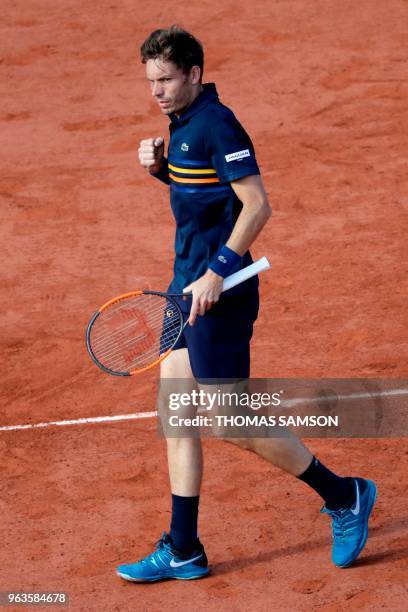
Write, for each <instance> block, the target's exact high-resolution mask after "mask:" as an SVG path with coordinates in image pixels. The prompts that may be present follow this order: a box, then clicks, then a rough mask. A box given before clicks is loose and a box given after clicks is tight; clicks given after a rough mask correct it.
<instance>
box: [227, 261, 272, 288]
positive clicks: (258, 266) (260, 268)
mask: <svg viewBox="0 0 408 612" xmlns="http://www.w3.org/2000/svg"><path fill="white" fill-rule="evenodd" d="M270 267H271V264H270V263H269V261H268V260H267V258H266V257H261V259H258V260H257V261H254V263H252V264H251V265H250V266H247V267H246V268H242V270H238V272H234V274H231V276H227V278H225V279H224V283H223V285H222V290H223V291H227V290H228V289H232V287H236V286H237V285H240V284H241V283H243V282H244V281H246V280H248V278H251V277H252V276H255V275H256V274H258V273H259V272H264V270H268V269H269V268H270Z"/></svg>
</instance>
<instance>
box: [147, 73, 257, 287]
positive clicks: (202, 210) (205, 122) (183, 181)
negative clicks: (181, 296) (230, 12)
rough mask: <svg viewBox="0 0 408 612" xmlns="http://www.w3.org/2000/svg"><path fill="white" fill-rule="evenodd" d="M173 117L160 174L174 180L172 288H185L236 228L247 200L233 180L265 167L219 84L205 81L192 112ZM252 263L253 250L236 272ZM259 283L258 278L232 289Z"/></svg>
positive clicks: (172, 202) (205, 268) (171, 180)
mask: <svg viewBox="0 0 408 612" xmlns="http://www.w3.org/2000/svg"><path fill="white" fill-rule="evenodd" d="M170 120H171V123H170V126H169V129H170V142H169V146H168V157H167V160H165V163H164V165H163V167H162V169H161V171H160V173H158V174H157V175H156V176H157V178H159V179H160V180H162V181H164V182H165V183H167V184H169V185H170V202H171V208H172V210H173V214H174V217H175V220H176V237H175V261H174V278H173V281H172V283H171V285H170V287H169V291H171V292H174V293H181V292H182V291H183V289H184V287H186V286H187V285H189V284H190V283H191V282H193V281H194V280H197V279H198V278H199V277H200V276H202V275H203V274H204V273H205V272H206V271H207V269H208V265H209V263H210V261H211V260H212V259H214V257H215V255H216V254H217V252H218V251H219V249H220V248H221V247H222V246H223V245H224V244H225V243H226V242H227V240H228V239H229V237H230V235H231V233H232V230H233V228H234V225H235V222H236V220H237V218H238V215H239V213H240V212H241V209H242V204H241V202H240V200H239V199H238V198H237V196H236V194H235V192H234V190H233V189H232V187H231V185H230V182H231V181H235V180H237V179H240V178H242V177H244V176H249V175H252V174H260V172H259V168H258V164H257V162H256V159H255V151H254V147H253V145H252V142H251V139H250V137H249V136H248V134H247V133H246V131H245V130H244V128H243V127H242V126H241V124H240V123H239V121H238V120H237V119H236V117H235V115H234V113H233V112H232V111H231V110H230V109H229V108H227V107H226V106H224V105H223V104H221V102H220V101H219V98H218V94H217V90H216V87H215V85H214V83H208V84H206V85H204V86H203V91H202V92H201V93H200V94H199V95H198V96H197V98H195V100H194V101H193V103H192V104H191V105H190V106H189V107H188V108H187V109H186V111H185V112H184V113H182V114H181V115H180V116H179V117H177V116H176V115H175V114H172V115H170ZM250 263H252V258H251V254H250V252H249V251H247V252H246V253H245V254H244V256H243V257H241V258H240V261H239V262H238V264H237V266H236V268H235V269H234V270H233V272H235V271H236V270H239V269H241V268H243V267H245V266H247V265H249V264H250ZM257 286H258V278H257V277H255V278H253V279H250V280H248V281H246V282H245V283H242V284H241V285H239V286H238V287H236V288H234V289H231V290H229V291H228V292H226V293H227V294H236V293H242V292H247V291H251V290H252V291H253V290H256V288H257Z"/></svg>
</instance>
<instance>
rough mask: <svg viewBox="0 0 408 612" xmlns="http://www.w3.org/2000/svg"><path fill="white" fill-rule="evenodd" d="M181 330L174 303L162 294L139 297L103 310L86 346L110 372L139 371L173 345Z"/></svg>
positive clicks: (127, 299)
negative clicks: (88, 345)
mask: <svg viewBox="0 0 408 612" xmlns="http://www.w3.org/2000/svg"><path fill="white" fill-rule="evenodd" d="M182 327H183V319H182V316H181V315H180V312H179V310H178V308H177V307H176V306H175V305H174V303H173V302H170V301H169V300H168V299H167V298H166V297H165V296H161V295H149V294H147V295H146V294H139V295H135V296H131V297H128V298H124V299H123V300H121V301H120V302H116V303H114V304H112V305H111V306H109V307H108V308H106V310H103V311H102V312H101V313H100V314H99V315H98V317H97V318H96V319H95V320H94V322H93V325H92V327H91V330H90V333H89V344H90V348H91V350H92V352H93V354H94V356H95V358H96V359H97V360H98V361H99V363H100V364H102V365H103V366H104V367H106V368H108V369H109V370H113V371H115V372H122V373H123V372H130V371H134V370H141V369H143V368H145V367H148V366H149V365H152V364H153V363H155V362H156V361H157V360H158V359H159V358H160V355H161V354H163V353H165V352H166V351H168V350H169V349H171V348H172V347H173V346H174V343H175V342H176V340H177V339H178V337H179V334H180V331H181V329H182Z"/></svg>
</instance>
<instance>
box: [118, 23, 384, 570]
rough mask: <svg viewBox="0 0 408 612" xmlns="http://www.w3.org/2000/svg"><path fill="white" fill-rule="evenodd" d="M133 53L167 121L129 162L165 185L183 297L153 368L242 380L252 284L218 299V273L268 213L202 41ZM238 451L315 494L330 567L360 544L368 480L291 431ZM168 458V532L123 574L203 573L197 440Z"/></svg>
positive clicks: (165, 374) (371, 495)
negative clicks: (175, 330)
mask: <svg viewBox="0 0 408 612" xmlns="http://www.w3.org/2000/svg"><path fill="white" fill-rule="evenodd" d="M141 57H142V62H143V63H144V64H145V67H146V75H147V79H148V81H149V83H150V88H151V94H152V96H153V98H154V100H155V101H156V103H157V105H158V107H159V109H160V111H161V112H162V113H163V114H164V115H167V116H168V117H169V119H170V141H169V145H168V149H167V155H165V150H164V139H163V138H162V137H160V136H159V137H152V138H149V139H147V140H142V141H141V143H140V148H139V159H140V163H141V165H142V166H143V167H145V168H146V169H147V171H148V172H149V173H150V175H151V176H152V177H155V178H156V179H158V180H160V181H162V182H163V183H165V184H166V185H169V186H170V202H171V207H172V210H173V213H174V217H175V220H176V238H175V261H174V277H173V280H172V282H171V284H170V287H169V289H168V290H169V291H170V292H174V293H179V292H183V290H184V291H189V292H191V293H192V300H191V302H185V303H184V304H183V307H184V308H185V309H186V308H187V309H188V310H187V316H188V317H189V325H187V326H186V328H185V331H184V333H183V335H182V337H181V339H180V341H179V343H178V345H177V346H176V347H175V348H174V350H173V352H172V353H171V354H170V356H169V357H168V358H167V359H165V360H164V361H163V362H162V363H161V378H162V379H163V380H164V379H186V380H190V379H191V380H194V379H195V380H197V381H200V380H202V379H214V378H215V379H239V380H242V379H246V378H248V377H249V366H250V346H249V345H250V340H251V336H252V328H253V324H254V321H255V320H256V318H257V313H258V279H257V277H255V278H252V279H250V280H248V281H246V282H244V283H243V284H241V285H239V286H238V287H235V288H234V289H232V290H230V291H227V292H226V293H225V294H223V295H222V296H221V297H220V294H221V288H222V282H223V279H224V277H226V276H228V275H229V274H232V273H233V272H235V271H237V270H239V269H240V268H242V267H244V266H247V265H248V264H250V263H251V262H252V259H251V254H250V252H249V248H250V247H251V245H252V243H253V242H254V240H255V239H256V237H257V236H258V234H259V232H260V231H261V229H262V227H263V226H264V225H265V223H266V222H267V220H268V219H269V217H270V214H271V211H270V207H269V204H268V200H267V196H266V193H265V189H264V186H263V183H262V179H261V176H260V171H259V168H258V164H257V161H256V157H255V151H254V147H253V144H252V142H251V139H250V137H249V136H248V134H247V133H246V131H245V130H244V128H243V127H242V126H241V124H240V123H239V121H238V120H237V119H236V117H235V115H234V114H233V112H232V111H231V110H230V109H229V108H227V107H226V106H224V105H223V104H222V103H221V102H220V100H219V97H218V94H217V90H216V87H215V85H214V84H213V83H206V84H203V82H202V77H203V65H204V54H203V48H202V45H201V44H200V42H199V41H198V40H197V39H196V38H194V36H192V35H191V34H189V33H188V32H186V31H184V30H183V29H181V28H179V27H177V26H172V27H170V28H169V29H161V30H156V31H154V32H153V33H152V34H151V35H150V36H149V37H148V38H147V39H146V40H145V42H144V43H143V45H142V47H141ZM242 446H244V447H245V448H247V449H250V450H253V451H255V452H257V453H258V454H259V455H261V456H262V457H264V458H265V459H267V460H268V461H270V462H271V463H273V464H274V465H275V466H278V467H280V468H281V469H283V470H285V471H286V472H288V473H289V474H291V475H292V476H294V477H297V478H299V479H300V480H302V481H303V482H305V483H306V484H307V485H308V486H310V487H312V488H313V489H314V490H315V491H316V493H317V494H318V495H319V496H320V497H321V498H322V499H323V501H324V506H323V508H322V512H325V513H327V514H328V515H329V516H330V517H331V521H332V529H333V548H332V560H333V562H334V564H335V565H336V566H338V567H347V566H349V565H350V564H351V563H352V562H353V561H354V560H355V559H356V558H357V556H358V555H359V554H360V552H361V551H362V549H363V547H364V545H365V543H366V540H367V534H368V519H369V516H370V513H371V510H372V508H373V505H374V502H375V498H376V486H375V484H374V483H373V482H372V481H370V480H366V479H363V478H354V477H341V476H339V475H337V474H335V473H334V472H332V471H331V470H329V469H328V468H327V467H325V466H324V465H323V464H322V463H321V462H320V461H319V460H318V459H317V458H316V457H314V456H313V455H312V453H311V452H310V451H309V450H308V449H307V448H306V447H305V446H304V445H303V443H302V442H301V441H300V440H299V439H298V438H296V437H295V436H291V437H285V438H251V439H248V440H246V441H243V442H242ZM167 457H168V466H169V475H170V485H171V493H172V516H171V524H170V530H169V533H164V534H163V536H162V538H161V539H160V541H159V542H158V544H157V547H156V550H155V551H154V552H153V553H151V554H150V555H148V556H147V557H145V558H144V559H142V560H141V561H138V562H136V563H130V564H127V565H120V566H119V567H118V568H117V573H118V574H119V576H121V577H122V578H124V579H126V580H130V581H134V582H153V581H157V580H161V579H164V578H177V579H185V580H189V579H194V578H201V577H203V576H205V575H207V574H208V561H207V557H206V554H205V551H204V547H203V545H202V543H201V542H200V540H199V538H198V532H197V519H198V508H199V495H200V485H201V478H202V464H203V460H202V449H201V441H200V439H199V438H195V437H190V438H187V437H185V438H184V437H182V438H167Z"/></svg>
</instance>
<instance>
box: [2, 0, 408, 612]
mask: <svg viewBox="0 0 408 612" xmlns="http://www.w3.org/2000/svg"><path fill="white" fill-rule="evenodd" d="M407 19H408V5H407V3H406V2H404V1H403V0H389V1H388V2H386V3H377V2H373V1H372V0H361V1H360V2H358V3H357V4H356V3H355V2H354V0H331V1H330V2H327V1H326V0H315V1H314V2H310V3H306V2H303V1H301V0H287V1H285V2H284V1H279V0H273V1H271V0H270V1H269V2H268V1H266V0H263V1H262V2H260V1H258V2H255V3H249V4H248V3H244V2H242V3H237V2H233V1H232V0H228V1H224V2H223V3H222V4H217V5H215V4H214V3H210V2H203V1H202V0H200V1H198V0H192V1H191V2H189V3H187V4H186V3H182V2H179V1H176V2H172V3H171V4H170V3H166V4H162V5H152V4H151V3H150V4H149V3H147V4H146V3H141V2H140V3H138V2H131V1H130V0H122V1H120V2H119V1H116V2H115V0H109V1H108V2H106V1H104V0H101V1H100V2H98V3H95V2H90V0H82V1H81V2H79V0H76V1H74V0H64V2H58V3H55V2H51V1H49V0H38V1H35V0H24V1H23V0H17V1H13V2H12V1H10V0H3V2H2V7H1V10H0V38H1V41H2V45H1V52H0V72H1V77H2V81H1V82H2V85H1V90H2V105H1V111H0V122H1V130H2V143H3V146H2V148H1V150H0V156H1V166H2V171H1V180H0V194H1V206H2V224H1V229H0V231H1V235H2V238H3V266H2V312H3V317H2V321H1V343H2V347H1V348H2V355H3V356H4V362H5V364H6V368H5V369H3V372H2V412H1V423H0V425H14V424H19V423H28V422H31V423H36V422H40V421H47V420H58V419H69V418H72V419H75V418H79V417H90V416H101V415H114V414H123V413H127V412H135V411H138V410H152V409H154V402H155V395H154V391H153V386H154V383H155V376H156V373H153V374H152V375H150V376H149V377H148V378H136V379H134V378H133V379H131V380H119V379H116V378H110V377H108V376H105V375H103V374H102V373H100V372H99V371H98V370H97V369H96V368H95V367H94V366H93V365H92V364H91V363H90V361H89V359H88V357H87V355H86V351H85V348H84V342H83V333H84V327H85V325H86V322H87V319H88V317H89V315H90V313H91V312H92V311H93V310H94V308H95V306H96V305H98V304H100V303H101V302H103V301H104V300H105V299H106V298H109V297H110V296H112V295H115V294H116V293H120V292H122V291H125V290H128V289H131V288H133V287H135V286H140V285H144V286H146V287H148V286H149V285H150V286H151V287H155V288H161V287H163V288H164V287H166V286H167V285H166V283H167V282H168V280H169V277H170V269H171V257H172V240H173V231H174V228H173V223H172V219H171V215H170V211H169V206H168V201H167V193H166V188H165V187H164V186H161V185H160V184H158V183H156V182H154V181H152V180H150V181H149V180H147V177H146V175H145V173H144V171H143V170H142V169H141V168H140V167H139V166H138V162H137V147H138V142H139V140H140V139H141V138H145V137H149V136H154V135H161V134H163V135H165V136H166V138H167V120H166V119H164V118H162V117H161V116H160V115H159V113H158V111H157V109H156V106H155V104H154V103H153V100H151V99H150V94H149V91H148V87H147V84H146V82H145V79H144V72H143V68H142V66H141V65H140V64H139V61H138V47H139V45H140V43H141V42H142V40H143V39H144V37H145V36H146V35H147V34H148V33H149V32H150V31H152V30H153V29H155V28H156V27H160V26H166V25H169V24H170V23H172V22H175V21H176V22H179V23H181V24H182V25H184V26H185V27H187V28H188V29H191V30H192V31H193V32H194V33H196V34H197V35H198V36H199V37H200V38H201V39H202V41H203V43H204V45H205V47H206V53H207V62H206V69H205V80H206V81H215V82H216V83H217V85H218V88H219V92H220V95H221V98H222V100H223V101H224V102H225V103H227V104H229V105H231V106H232V108H233V109H234V111H235V112H236V114H237V116H238V117H239V119H240V120H241V121H242V122H243V124H244V125H245V127H246V128H247V130H248V131H249V133H250V134H251V136H252V138H253V140H254V143H255V146H256V149H257V152H258V159H259V162H260V165H261V168H262V172H263V176H264V180H265V184H266V186H267V189H268V192H269V195H270V200H271V203H272V205H273V208H274V217H273V218H272V220H271V221H270V223H269V225H268V227H267V229H265V231H264V233H263V235H262V236H261V238H260V239H259V241H258V242H257V244H256V248H255V249H254V253H255V255H264V254H266V255H268V256H269V257H270V259H271V261H272V262H273V265H274V268H273V272H271V273H269V274H268V275H264V276H263V278H262V296H263V302H262V312H261V316H260V319H259V322H258V325H257V329H256V333H255V338H254V342H253V369H252V374H253V376H265V377H275V376H287V377H296V376H301V377H305V376H309V377H312V376H313V377H324V376H332V377H360V376H361V377H376V376H377V377H393V378H398V377H401V378H403V377H405V378H406V377H407V373H408V344H407V331H406V330H407V315H406V295H407V267H406V262H407V247H406V233H407V232H406V223H407V212H408V196H407V187H408V180H407V169H408V168H407V167H408V164H407V153H408V145H407V143H408V138H407V131H408V130H407V114H406V99H407V93H408V91H407V56H406V51H404V44H405V43H406V36H407V32H406V24H407ZM205 447H206V478H205V484H204V489H203V495H202V506H201V509H202V510H201V522H200V534H201V537H202V540H203V541H204V543H205V544H206V547H207V549H208V554H209V556H210V560H211V563H212V566H213V575H212V577H210V578H208V579H206V580H203V581H197V582H191V583H180V582H168V583H162V584H156V585H147V586H144V585H132V584H127V583H124V582H122V581H120V579H119V578H117V577H116V576H115V574H114V567H115V566H116V565H117V564H118V563H119V562H125V561H130V560H135V559H137V558H138V557H140V555H142V554H144V553H147V552H148V551H149V550H150V548H151V544H152V542H153V541H154V540H156V539H157V538H158V537H159V536H160V532H161V530H163V529H165V528H167V527H168V522H169V499H168V494H167V491H168V488H167V487H168V486H167V476H166V466H165V460H164V454H163V449H162V442H161V441H160V440H158V438H157V435H156V432H155V423H154V421H153V420H143V421H129V422H124V423H120V424H115V425H113V424H103V425H86V426H72V427H63V428H50V429H44V430H31V431H15V432H1V434H0V465H1V474H2V495H1V501H0V508H1V514H2V519H3V520H2V526H1V536H2V541H3V546H2V550H1V558H0V568H1V569H0V589H1V590H13V589H24V590H48V589H49V590H53V589H61V590H65V591H68V592H69V593H70V596H71V609H73V610H75V611H77V610H78V611H81V612H82V611H88V610H89V611H92V612H93V611H98V612H99V611H101V610H103V611H105V610H106V611H111V610H112V611H113V610H118V611H121V612H122V611H128V610H129V611H133V610H137V611H139V610H142V611H146V612H147V611H148V612H155V611H161V610H166V609H168V607H169V605H170V604H171V607H172V608H173V609H178V608H181V607H183V608H184V609H194V610H214V611H219V610H228V611H229V610H234V611H235V610H239V611H241V610H242V611H251V612H252V611H263V610H265V611H266V610H284V611H286V610H288V611H289V610H304V609H306V610H319V611H324V612H329V611H331V612H334V611H340V610H354V609H359V610H360V609H361V610H379V609H384V610H396V611H397V610H398V611H400V610H402V609H404V608H405V607H406V601H407V587H406V575H407V544H408V526H407V516H406V499H404V496H405V491H406V484H404V482H403V477H404V475H405V474H406V470H407V453H408V450H407V449H408V446H407V444H406V440H402V439H401V440H337V441H336V440H333V441H322V440H313V441H311V443H310V447H311V449H312V450H313V451H314V452H316V453H317V454H318V455H319V456H320V457H321V459H322V460H323V461H324V462H326V463H327V464H328V465H329V466H331V467H333V468H334V469H337V470H338V471H339V472H340V473H343V474H348V473H350V472H352V473H354V474H359V475H362V476H369V477H371V478H373V479H375V480H376V481H377V482H378V485H379V490H380V491H379V501H378V504H377V506H376V511H375V513H374V516H373V519H372V522H371V525H372V529H371V537H370V539H369V542H368V545H367V548H366V550H365V551H364V553H363V555H362V558H361V561H360V562H359V563H358V564H357V565H356V566H355V567H353V568H350V569H348V570H344V571H341V570H337V569H335V568H334V567H332V566H331V564H330V561H329V556H330V531H329V527H328V521H327V517H324V516H322V515H319V513H318V511H319V508H320V502H319V500H318V498H317V497H316V496H315V495H314V494H313V493H312V492H309V490H308V489H307V488H306V487H305V486H304V485H303V484H302V483H300V482H298V481H294V480H293V479H291V478H290V477H288V476H286V475H285V474H283V473H281V472H279V471H278V470H277V469H275V468H273V467H271V466H269V465H268V464H266V463H264V462H262V460H261V459H259V458H257V457H256V456H253V455H247V454H245V453H244V451H242V450H240V449H238V448H235V447H233V446H231V445H228V444H225V443H222V442H217V441H206V442H205Z"/></svg>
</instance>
